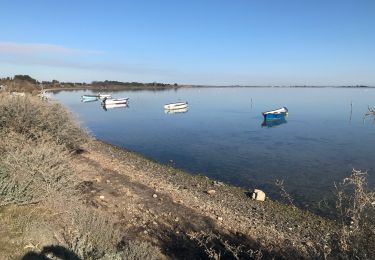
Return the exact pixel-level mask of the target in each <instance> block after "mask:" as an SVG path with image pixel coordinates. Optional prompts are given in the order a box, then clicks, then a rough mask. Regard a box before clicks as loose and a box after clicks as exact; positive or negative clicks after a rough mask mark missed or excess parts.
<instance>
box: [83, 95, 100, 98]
mask: <svg viewBox="0 0 375 260" xmlns="http://www.w3.org/2000/svg"><path fill="white" fill-rule="evenodd" d="M81 98H82V99H84V98H98V95H82V96H81Z"/></svg>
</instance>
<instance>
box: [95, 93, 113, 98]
mask: <svg viewBox="0 0 375 260" xmlns="http://www.w3.org/2000/svg"><path fill="white" fill-rule="evenodd" d="M98 98H100V99H104V98H112V95H111V94H100V93H99V94H98Z"/></svg>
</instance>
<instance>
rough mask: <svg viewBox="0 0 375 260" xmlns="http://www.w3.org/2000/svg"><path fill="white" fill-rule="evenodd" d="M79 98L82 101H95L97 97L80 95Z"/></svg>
mask: <svg viewBox="0 0 375 260" xmlns="http://www.w3.org/2000/svg"><path fill="white" fill-rule="evenodd" d="M81 100H82V102H91V101H97V100H98V97H96V96H82V97H81Z"/></svg>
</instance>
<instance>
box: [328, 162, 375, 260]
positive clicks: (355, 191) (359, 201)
mask: <svg viewBox="0 0 375 260" xmlns="http://www.w3.org/2000/svg"><path fill="white" fill-rule="evenodd" d="M366 175H367V174H366V173H365V172H361V171H359V170H355V169H353V171H352V174H351V176H350V177H348V178H345V179H344V180H343V182H341V183H339V184H338V185H336V193H337V204H336V208H337V210H338V212H339V222H340V229H339V230H338V231H337V232H336V233H335V234H333V236H332V244H331V250H330V251H332V252H333V253H335V252H338V257H339V258H341V259H375V219H374V217H375V209H374V206H375V192H372V191H369V190H368V189H367V182H366Z"/></svg>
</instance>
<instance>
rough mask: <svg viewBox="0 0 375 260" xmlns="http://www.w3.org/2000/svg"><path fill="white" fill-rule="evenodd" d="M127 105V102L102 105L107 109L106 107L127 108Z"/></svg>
mask: <svg viewBox="0 0 375 260" xmlns="http://www.w3.org/2000/svg"><path fill="white" fill-rule="evenodd" d="M127 107H129V106H128V104H126V103H125V104H111V105H103V109H104V110H105V111H107V110H108V109H114V108H127Z"/></svg>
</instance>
